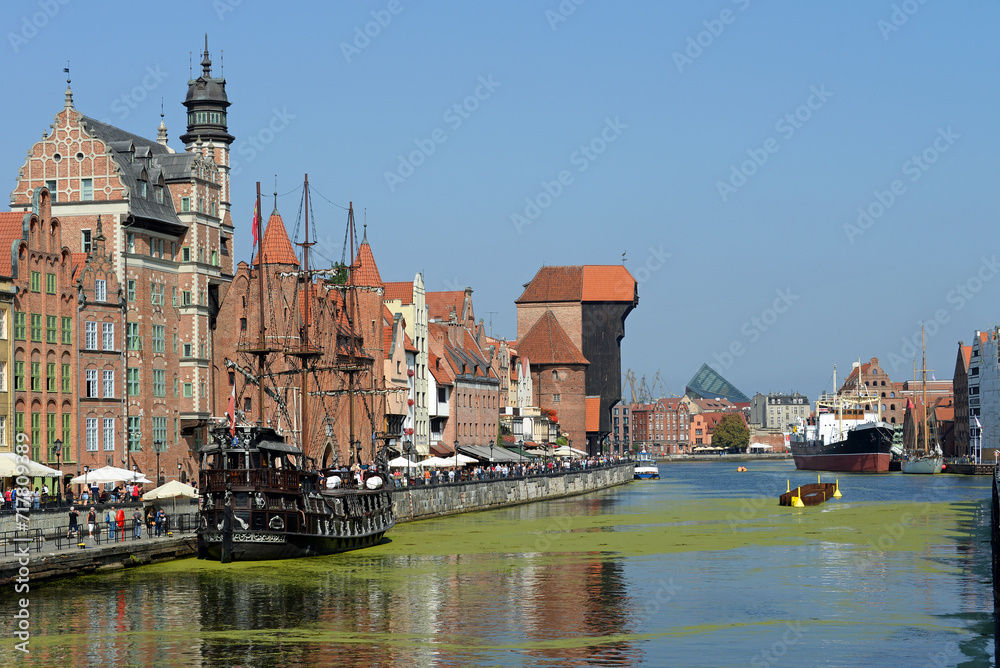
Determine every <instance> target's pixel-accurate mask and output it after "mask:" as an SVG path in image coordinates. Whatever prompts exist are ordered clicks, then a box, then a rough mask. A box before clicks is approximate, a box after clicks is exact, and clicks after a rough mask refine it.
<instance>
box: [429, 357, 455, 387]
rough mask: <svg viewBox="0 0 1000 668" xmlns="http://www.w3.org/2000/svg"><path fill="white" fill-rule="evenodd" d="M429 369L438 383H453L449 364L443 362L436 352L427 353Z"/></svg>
mask: <svg viewBox="0 0 1000 668" xmlns="http://www.w3.org/2000/svg"><path fill="white" fill-rule="evenodd" d="M427 369H428V371H430V372H431V375H432V376H434V380H436V381H437V384H438V385H451V384H452V382H451V381H452V378H451V373H450V372H449V371H448V365H447V364H442V363H441V358H440V357H438V356H437V355H435V354H434V353H430V352H429V353H427Z"/></svg>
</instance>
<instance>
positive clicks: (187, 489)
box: [142, 480, 198, 512]
mask: <svg viewBox="0 0 1000 668" xmlns="http://www.w3.org/2000/svg"><path fill="white" fill-rule="evenodd" d="M179 498H187V499H196V498H198V490H196V489H195V488H194V487H192V486H191V485H186V484H184V483H182V482H181V481H180V480H171V481H170V482H168V483H165V484H163V485H160V486H159V487H157V488H156V489H151V490H149V491H148V492H146V493H145V494H143V495H142V500H143V501H157V500H163V499H171V501H172V502H173V510H174V511H175V512H176V510H177V499H179Z"/></svg>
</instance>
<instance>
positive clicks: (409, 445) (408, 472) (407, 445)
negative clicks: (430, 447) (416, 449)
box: [403, 439, 413, 487]
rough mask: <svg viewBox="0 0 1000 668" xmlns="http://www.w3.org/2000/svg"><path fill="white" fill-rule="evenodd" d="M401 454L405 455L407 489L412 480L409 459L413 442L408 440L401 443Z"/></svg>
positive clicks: (410, 461) (411, 461) (411, 464)
mask: <svg viewBox="0 0 1000 668" xmlns="http://www.w3.org/2000/svg"><path fill="white" fill-rule="evenodd" d="M403 452H405V453H406V485H407V487H409V485H410V480H412V479H413V460H412V459H411V458H410V455H411V453H412V452H413V441H411V440H410V439H406V440H405V441H403Z"/></svg>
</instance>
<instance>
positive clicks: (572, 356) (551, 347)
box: [517, 310, 589, 364]
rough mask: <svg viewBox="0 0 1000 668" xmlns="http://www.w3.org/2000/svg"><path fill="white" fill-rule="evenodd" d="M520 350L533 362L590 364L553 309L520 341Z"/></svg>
mask: <svg viewBox="0 0 1000 668" xmlns="http://www.w3.org/2000/svg"><path fill="white" fill-rule="evenodd" d="M517 347H518V350H519V351H520V353H521V355H522V356H523V357H527V358H529V359H531V362H532V364H589V362H588V361H587V358H586V357H584V356H583V353H581V352H580V351H579V350H578V349H577V347H576V346H574V345H573V342H572V341H570V338H569V336H568V335H567V334H566V331H565V330H564V329H563V328H562V326H561V325H560V324H559V321H558V320H556V317H555V315H554V314H553V313H552V311H548V310H547V311H545V315H543V316H542V317H541V318H539V319H538V322H536V323H535V324H534V325H533V326H532V327H531V330H530V331H529V332H528V333H527V334H525V335H524V338H522V339H521V340H520V341H519V342H518V346H517Z"/></svg>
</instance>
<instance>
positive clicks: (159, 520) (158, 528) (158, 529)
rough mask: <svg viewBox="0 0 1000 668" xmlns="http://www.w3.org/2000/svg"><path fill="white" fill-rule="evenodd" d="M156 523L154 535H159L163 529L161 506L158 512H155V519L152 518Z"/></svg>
mask: <svg viewBox="0 0 1000 668" xmlns="http://www.w3.org/2000/svg"><path fill="white" fill-rule="evenodd" d="M154 522H155V524H156V534H155V535H156V537H157V538H159V537H160V532H161V531H162V530H163V508H160V510H159V512H157V513H156V519H155V520H154Z"/></svg>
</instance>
